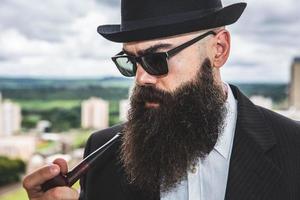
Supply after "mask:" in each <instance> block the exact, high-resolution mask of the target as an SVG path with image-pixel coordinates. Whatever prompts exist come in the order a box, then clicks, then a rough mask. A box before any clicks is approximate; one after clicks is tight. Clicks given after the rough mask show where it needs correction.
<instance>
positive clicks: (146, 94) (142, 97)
mask: <svg viewBox="0 0 300 200" xmlns="http://www.w3.org/2000/svg"><path fill="white" fill-rule="evenodd" d="M134 94H136V96H135V98H134V99H133V98H131V101H134V102H133V103H135V104H138V105H141V104H145V103H146V102H155V103H159V104H161V105H165V104H167V103H170V101H172V99H173V97H174V94H173V93H171V92H166V91H163V90H161V89H158V88H155V87H154V86H140V85H136V86H135V88H134Z"/></svg>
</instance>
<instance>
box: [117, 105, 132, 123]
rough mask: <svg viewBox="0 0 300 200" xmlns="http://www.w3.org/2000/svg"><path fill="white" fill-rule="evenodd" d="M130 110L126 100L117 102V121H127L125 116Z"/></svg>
mask: <svg viewBox="0 0 300 200" xmlns="http://www.w3.org/2000/svg"><path fill="white" fill-rule="evenodd" d="M129 108H130V101H129V100H128V99H123V100H121V101H120V102H119V113H120V114H119V119H120V121H121V122H125V121H127V114H128V110H129Z"/></svg>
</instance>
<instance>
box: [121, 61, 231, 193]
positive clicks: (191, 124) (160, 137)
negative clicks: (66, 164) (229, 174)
mask: <svg viewBox="0 0 300 200" xmlns="http://www.w3.org/2000/svg"><path fill="white" fill-rule="evenodd" d="M146 102H156V103H158V104H159V107H157V108H149V107H147V106H145V103H146ZM224 102H225V95H224V94H223V91H222V88H221V86H219V85H216V84H215V83H214V78H213V73H212V67H211V65H210V62H209V60H208V59H206V60H205V61H204V63H203V64H202V67H201V68H200V69H199V71H198V73H197V75H196V78H195V80H193V81H190V82H188V83H185V84H184V85H182V86H181V87H180V88H178V89H176V91H175V92H172V93H169V92H165V91H161V90H159V89H156V88H154V87H151V86H135V88H134V91H133V94H132V96H131V109H130V110H129V115H128V122H127V124H126V126H125V130H124V137H123V140H122V147H121V161H122V163H123V165H124V168H125V171H126V173H127V175H128V179H129V181H130V182H131V183H132V184H134V185H135V186H138V187H139V188H141V189H143V190H147V191H150V192H157V191H162V192H165V191H168V190H170V189H171V188H173V187H175V186H176V185H177V184H178V183H180V181H181V180H182V179H183V178H184V177H185V176H186V173H187V170H188V169H189V167H191V165H193V164H195V163H196V161H197V160H198V159H199V158H202V159H203V158H205V156H206V155H207V154H208V153H209V152H210V151H211V150H212V149H213V147H214V145H215V144H216V142H217V139H218V136H219V133H220V132H221V130H222V129H223V122H224V118H225V114H226V107H225V104H224Z"/></svg>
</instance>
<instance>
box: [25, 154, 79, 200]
mask: <svg viewBox="0 0 300 200" xmlns="http://www.w3.org/2000/svg"><path fill="white" fill-rule="evenodd" d="M67 171H68V165H67V163H66V161H65V160H63V159H56V160H55V161H54V162H53V164H51V165H49V166H45V167H42V168H40V169H38V170H36V171H35V172H33V173H31V174H29V175H27V176H26V177H25V178H24V181H23V187H24V188H25V190H26V191H27V194H28V197H29V199H30V200H78V198H79V194H78V192H77V191H76V190H75V189H73V188H69V187H56V188H52V189H50V190H48V191H47V192H43V191H42V189H41V185H42V184H43V183H44V182H46V181H47V180H49V179H51V178H53V177H55V176H56V175H58V174H59V173H63V174H66V173H67Z"/></svg>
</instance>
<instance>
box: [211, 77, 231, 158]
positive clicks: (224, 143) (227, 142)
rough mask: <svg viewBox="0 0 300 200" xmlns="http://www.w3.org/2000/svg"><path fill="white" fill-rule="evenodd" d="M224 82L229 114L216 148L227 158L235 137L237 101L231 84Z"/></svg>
mask: <svg viewBox="0 0 300 200" xmlns="http://www.w3.org/2000/svg"><path fill="white" fill-rule="evenodd" d="M224 84H225V86H226V87H227V89H228V90H227V100H226V107H227V114H226V118H225V122H224V128H223V131H222V133H221V134H220V136H219V139H218V141H217V143H216V145H215V147H214V150H216V151H217V152H218V153H219V154H221V156H222V157H223V158H225V159H226V160H227V159H228V157H229V155H230V153H231V149H232V143H233V137H234V132H235V126H236V119H237V102H236V100H235V98H234V96H233V93H232V91H231V88H230V87H229V85H228V84H227V83H224Z"/></svg>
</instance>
